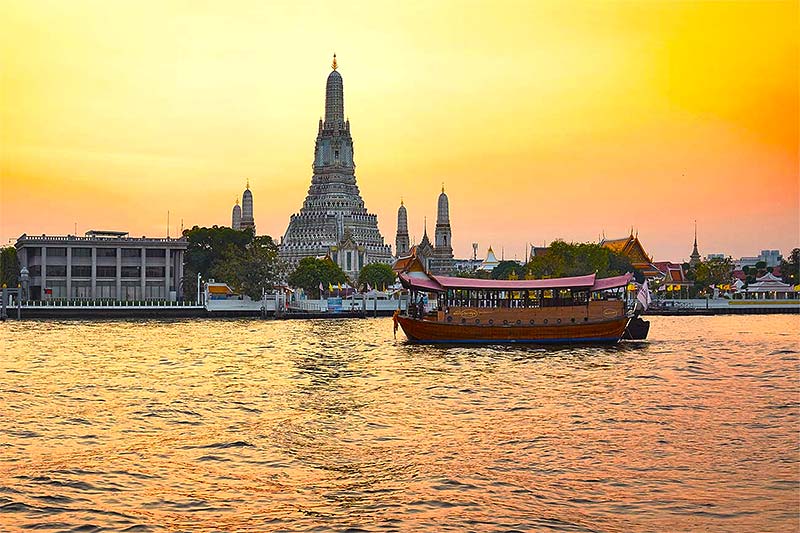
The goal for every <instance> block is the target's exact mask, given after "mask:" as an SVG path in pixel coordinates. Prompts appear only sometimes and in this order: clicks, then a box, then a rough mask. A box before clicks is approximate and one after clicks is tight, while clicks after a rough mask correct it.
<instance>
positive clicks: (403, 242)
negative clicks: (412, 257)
mask: <svg viewBox="0 0 800 533" xmlns="http://www.w3.org/2000/svg"><path fill="white" fill-rule="evenodd" d="M410 249H411V243H410V241H409V238H408V213H407V212H406V206H405V205H403V200H400V208H399V209H398V210H397V236H396V237H395V239H394V250H395V254H396V255H397V257H405V256H407V255H408V252H409V250H410Z"/></svg>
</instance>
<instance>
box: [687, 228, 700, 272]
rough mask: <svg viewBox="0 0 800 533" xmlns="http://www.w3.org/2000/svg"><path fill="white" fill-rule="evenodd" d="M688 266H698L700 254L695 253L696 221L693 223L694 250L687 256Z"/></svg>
mask: <svg viewBox="0 0 800 533" xmlns="http://www.w3.org/2000/svg"><path fill="white" fill-rule="evenodd" d="M689 264H690V265H691V266H693V267H695V266H697V265H699V264H700V252H698V251H697V221H696V220H695V221H694V248H693V249H692V255H690V256H689Z"/></svg>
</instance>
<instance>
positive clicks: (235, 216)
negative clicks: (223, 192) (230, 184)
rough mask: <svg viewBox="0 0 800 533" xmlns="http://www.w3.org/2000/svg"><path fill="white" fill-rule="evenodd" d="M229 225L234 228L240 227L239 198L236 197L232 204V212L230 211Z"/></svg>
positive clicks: (240, 209) (240, 210)
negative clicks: (234, 203)
mask: <svg viewBox="0 0 800 533" xmlns="http://www.w3.org/2000/svg"><path fill="white" fill-rule="evenodd" d="M231 227H232V228H233V229H235V230H240V229H242V208H241V207H240V206H239V199H238V198H237V199H236V205H234V206H233V213H231Z"/></svg>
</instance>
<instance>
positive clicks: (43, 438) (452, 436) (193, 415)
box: [0, 316, 800, 533]
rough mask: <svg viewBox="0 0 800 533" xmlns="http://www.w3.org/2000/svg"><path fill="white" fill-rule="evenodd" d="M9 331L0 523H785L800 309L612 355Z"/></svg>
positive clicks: (790, 491) (200, 331)
mask: <svg viewBox="0 0 800 533" xmlns="http://www.w3.org/2000/svg"><path fill="white" fill-rule="evenodd" d="M0 327H2V328H3V332H2V339H3V341H2V342H3V343H4V345H3V350H2V352H3V355H4V357H2V358H0V420H2V421H3V423H2V424H0V426H1V427H0V483H2V485H0V531H7V530H8V531H16V530H23V529H34V530H42V531H81V532H93V531H126V532H130V533H138V532H143V533H150V532H153V533H160V532H162V531H208V532H211V531H273V530H274V531H337V532H341V531H353V532H361V531H368V532H376V531H459V532H460V531H526V532H527V531H570V532H574V531H580V532H596V531H597V532H599V531H602V532H611V533H613V532H629V531H710V532H714V531H719V532H723V531H776V532H777V531H781V532H783V531H792V530H795V531H796V530H797V523H798V518H799V517H798V508H797V501H798V498H799V497H800V479H799V478H800V476H799V475H798V472H800V457H798V455H799V454H798V451H797V440H796V434H797V431H798V428H800V401H798V397H800V383H798V380H797V376H798V375H800V346H798V341H797V339H798V338H800V337H799V336H798V334H799V333H800V321H798V319H797V317H790V316H753V317H747V316H731V317H681V318H677V317H653V319H652V326H651V335H652V339H651V340H650V341H648V342H637V343H626V344H620V345H617V346H609V347H589V346H577V347H528V346H454V347H443V346H421V345H411V344H406V343H404V342H402V341H400V340H398V341H395V340H393V338H392V335H391V320H390V319H374V320H373V319H368V320H341V321H330V322H327V321H286V322H270V321H258V320H220V321H217V320H206V321H192V320H175V321H153V320H145V321H106V322H54V321H47V322H44V321H42V322H37V321H28V322H14V321H10V322H6V323H3V325H2V326H0ZM787 332H790V333H792V332H793V333H794V335H791V334H790V335H787Z"/></svg>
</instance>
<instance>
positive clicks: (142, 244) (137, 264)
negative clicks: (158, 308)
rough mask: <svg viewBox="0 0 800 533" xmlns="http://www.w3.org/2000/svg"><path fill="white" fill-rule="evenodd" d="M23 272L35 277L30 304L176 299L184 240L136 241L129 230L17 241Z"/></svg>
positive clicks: (31, 280)
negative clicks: (57, 300)
mask: <svg viewBox="0 0 800 533" xmlns="http://www.w3.org/2000/svg"><path fill="white" fill-rule="evenodd" d="M15 246H16V249H17V257H18V258H19V264H20V269H22V268H27V269H28V274H29V276H30V281H29V282H28V287H27V291H28V293H27V295H26V297H27V298H28V299H29V300H43V299H59V298H63V299H109V300H117V301H130V300H134V301H135V300H171V301H175V300H177V299H178V295H179V294H182V281H183V253H184V251H186V248H187V241H186V239H185V238H183V237H181V238H179V239H171V238H148V237H130V236H129V235H128V233H127V232H123V231H94V230H93V231H87V232H86V235H85V236H84V237H78V236H75V235H66V236H56V235H41V236H32V235H25V234H23V235H22V236H20V238H19V239H17V243H16V245H15Z"/></svg>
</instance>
